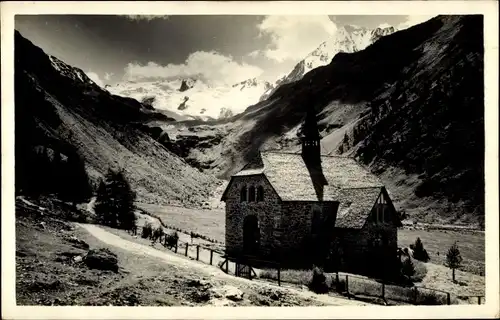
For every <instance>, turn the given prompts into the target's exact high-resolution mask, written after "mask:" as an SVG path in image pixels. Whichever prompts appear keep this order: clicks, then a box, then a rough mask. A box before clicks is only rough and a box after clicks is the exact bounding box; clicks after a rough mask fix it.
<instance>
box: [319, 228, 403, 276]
mask: <svg viewBox="0 0 500 320" xmlns="http://www.w3.org/2000/svg"><path fill="white" fill-rule="evenodd" d="M335 235H336V236H335V238H334V241H333V242H332V247H331V248H332V252H333V256H332V260H335V259H339V260H338V268H339V269H340V271H344V272H351V273H357V274H365V275H371V276H380V275H382V274H383V273H384V272H386V273H390V274H394V273H395V272H396V268H398V265H397V246H398V243H397V241H398V240H397V228H396V227H395V226H394V225H392V224H389V223H375V222H372V221H367V223H366V224H365V226H364V227H363V228H362V229H336V231H335ZM330 267H332V268H333V269H335V267H336V263H335V262H332V264H331V265H330ZM329 271H330V270H329ZM332 271H333V270H332Z"/></svg>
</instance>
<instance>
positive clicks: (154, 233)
mask: <svg viewBox="0 0 500 320" xmlns="http://www.w3.org/2000/svg"><path fill="white" fill-rule="evenodd" d="M162 235H163V228H162V227H161V226H158V228H156V229H154V230H152V238H153V240H154V241H157V240H158V239H160V238H161V236H162Z"/></svg>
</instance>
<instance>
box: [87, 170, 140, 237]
mask: <svg viewBox="0 0 500 320" xmlns="http://www.w3.org/2000/svg"><path fill="white" fill-rule="evenodd" d="M134 200H135V193H134V192H133V191H132V189H131V187H130V184H129V183H128V181H127V180H126V179H125V176H124V174H123V171H122V170H119V171H114V170H111V169H110V170H108V173H107V174H106V176H105V179H104V180H102V181H101V182H100V183H99V187H98V189H97V198H96V205H95V212H96V214H97V216H98V219H99V223H102V224H105V225H108V226H110V227H113V228H122V229H126V230H132V229H133V228H134V226H135V222H136V218H135V214H134Z"/></svg>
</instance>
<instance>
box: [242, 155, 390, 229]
mask: <svg viewBox="0 0 500 320" xmlns="http://www.w3.org/2000/svg"><path fill="white" fill-rule="evenodd" d="M260 157H261V159H262V165H260V166H258V167H255V166H250V167H248V168H243V169H242V170H241V171H239V172H238V173H236V174H235V175H234V177H238V176H250V175H259V174H264V175H265V176H266V178H267V179H268V180H269V182H270V183H271V185H272V186H273V188H274V189H275V190H276V192H277V193H278V195H279V197H280V198H281V200H282V201H336V202H339V208H338V211H337V218H336V222H335V227H338V228H362V227H363V225H364V223H365V221H366V219H367V218H368V216H369V214H370V212H371V209H372V208H373V206H374V205H375V202H376V200H377V198H378V196H379V195H380V192H381V191H382V190H383V187H384V185H383V184H382V182H381V181H380V179H378V178H377V177H376V176H375V175H374V174H372V173H371V172H370V171H369V170H367V169H365V168H364V167H362V166H361V165H360V164H358V163H357V162H356V160H354V158H351V157H343V156H321V167H322V173H323V176H324V178H325V180H326V182H327V184H326V185H324V187H323V193H322V195H323V197H322V198H321V199H319V198H318V194H317V190H316V189H315V188H314V184H313V180H312V178H311V173H310V172H309V170H308V168H307V166H306V164H305V163H304V160H303V158H302V155H301V154H300V153H286V152H276V151H266V152H261V154H260Z"/></svg>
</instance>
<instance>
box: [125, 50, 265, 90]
mask: <svg viewBox="0 0 500 320" xmlns="http://www.w3.org/2000/svg"><path fill="white" fill-rule="evenodd" d="M263 72H264V71H263V70H262V69H261V68H259V67H256V66H252V65H249V64H246V63H238V62H236V61H234V60H233V58H232V57H231V56H224V55H222V54H220V53H218V52H215V51H211V52H206V51H197V52H194V53H191V54H190V55H189V56H188V58H187V59H186V61H185V62H184V63H182V64H168V65H166V66H161V65H158V64H157V63H155V62H148V63H147V64H146V65H141V64H137V63H129V64H128V65H127V67H125V75H124V78H125V79H126V80H132V81H138V80H145V79H169V78H179V77H201V78H203V79H204V80H205V81H206V82H207V83H208V84H210V85H214V86H217V85H226V84H234V83H237V82H240V81H243V80H246V79H249V78H254V77H258V76H260V75H261V74H262V73H263Z"/></svg>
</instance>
